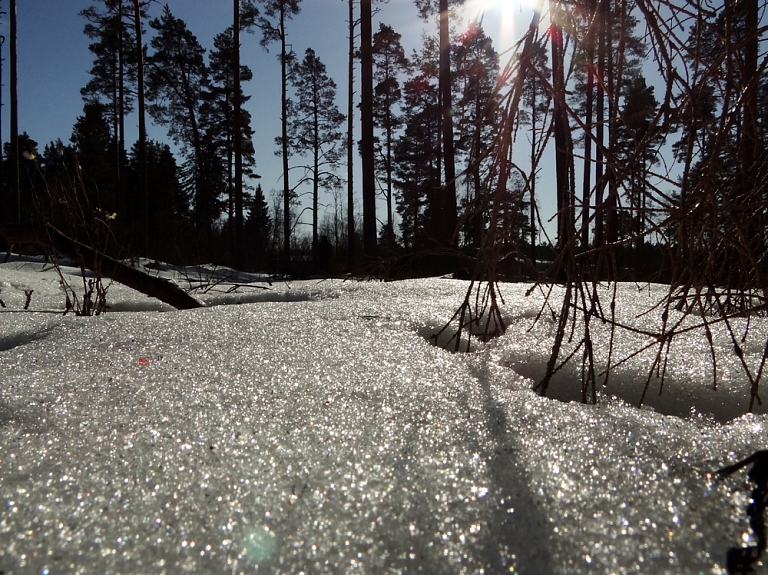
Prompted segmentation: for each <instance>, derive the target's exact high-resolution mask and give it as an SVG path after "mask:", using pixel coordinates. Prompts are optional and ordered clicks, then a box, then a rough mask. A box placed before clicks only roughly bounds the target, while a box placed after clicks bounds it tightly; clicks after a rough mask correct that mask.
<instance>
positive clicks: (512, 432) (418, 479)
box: [0, 261, 768, 575]
mask: <svg viewBox="0 0 768 575" xmlns="http://www.w3.org/2000/svg"><path fill="white" fill-rule="evenodd" d="M70 271H71V272H72V273H74V270H70ZM167 271H168V270H166V272H167ZM58 282H59V280H58V276H56V275H55V273H53V272H51V270H50V266H45V265H44V264H42V263H40V262H23V261H13V262H11V263H7V264H3V265H0V299H2V300H3V301H4V303H5V304H6V307H5V308H3V309H0V334H1V335H0V374H2V376H1V377H2V385H1V386H0V507H2V512H1V513H0V573H3V575H11V574H13V575H17V574H27V573H49V574H54V573H80V574H86V573H87V574H105V573H133V574H150V573H152V574H154V573H199V574H214V573H216V574H219V573H222V574H224V573H286V574H299V573H305V574H311V573H333V574H341V573H361V574H362V573H371V574H379V573H426V574H454V573H456V574H458V573H486V574H495V573H502V572H504V573H523V574H531V575H539V574H541V575H546V574H564V575H565V574H580V573H595V574H597V573H599V574H603V573H605V574H608V573H641V574H656V573H669V574H687V573H691V574H698V573H725V556H726V552H727V550H728V548H729V547H733V546H736V547H740V546H742V545H748V544H750V543H754V541H751V540H750V534H751V532H750V529H749V526H748V523H747V519H746V514H745V511H744V510H745V507H746V505H747V503H748V501H749V492H750V489H751V486H750V485H749V483H748V482H747V479H746V472H739V473H736V474H734V475H733V476H731V477H729V478H728V479H726V480H724V481H723V480H716V479H714V478H713V477H711V476H710V475H709V474H708V472H711V471H714V470H716V469H718V468H719V467H721V466H723V465H726V464H729V463H733V462H735V461H736V460H738V459H741V458H743V457H746V456H747V455H749V454H751V453H752V452H754V451H755V450H758V449H766V448H768V437H767V436H766V423H767V419H766V416H765V415H746V416H743V417H739V418H737V419H735V420H732V421H729V422H728V423H717V422H716V420H720V421H726V420H730V419H732V418H733V417H735V416H736V415H737V414H739V413H743V412H744V411H745V409H746V405H747V400H748V389H749V386H748V383H747V382H746V380H745V378H744V377H743V376H742V375H740V373H739V371H738V369H737V367H738V366H736V364H735V361H734V358H733V357H731V355H733V351H732V345H730V343H729V340H728V339H727V337H726V335H725V334H724V333H721V332H718V333H716V334H715V335H716V338H715V339H716V343H718V345H720V346H721V348H720V352H721V354H722V364H720V363H719V364H718V377H720V378H722V379H721V380H720V381H718V391H716V392H715V391H712V389H711V388H712V375H711V373H709V372H707V367H706V366H707V365H709V363H711V361H710V360H709V357H710V356H709V351H708V349H707V348H706V338H705V337H704V336H703V335H701V337H699V336H693V335H691V336H690V337H686V339H685V340H681V343H680V344H679V345H673V348H672V352H673V360H670V361H672V364H671V365H670V367H669V370H670V380H669V381H668V382H667V383H665V387H664V390H663V393H662V395H661V396H660V397H658V395H657V394H658V382H655V383H652V389H653V391H652V392H651V391H649V393H648V395H647V398H646V399H647V400H653V402H654V404H655V405H656V409H657V411H653V410H651V409H637V408H636V407H633V406H632V405H630V403H626V402H625V401H623V400H621V399H617V398H610V397H608V396H606V397H604V398H603V399H602V400H601V403H600V405H598V406H589V405H582V404H579V403H564V402H561V401H557V400H554V399H549V398H541V397H539V396H538V395H536V394H535V393H533V392H532V391H530V389H529V388H530V387H531V383H532V382H531V381H530V380H527V379H525V377H523V376H536V375H537V374H538V373H540V372H541V370H543V366H544V365H545V362H546V357H547V354H548V352H549V350H550V349H551V338H552V331H553V329H554V325H555V323H554V321H553V319H552V318H551V317H549V318H548V319H542V321H541V322H539V324H537V325H536V326H535V327H533V329H531V330H530V331H529V328H530V327H531V323H532V321H533V317H534V316H535V315H536V313H537V311H538V309H539V308H540V305H541V301H542V299H541V296H539V295H536V294H534V295H532V296H530V297H528V298H526V297H525V290H526V288H527V287H529V286H524V285H508V286H502V294H503V296H504V298H505V301H506V306H505V307H504V315H505V319H506V320H507V321H508V322H509V323H510V324H511V326H510V329H509V331H508V332H507V334H505V335H504V336H502V337H501V338H498V339H496V340H494V341H491V342H490V343H488V344H478V346H475V345H473V348H472V349H473V351H472V353H468V354H467V353H449V352H446V351H444V350H442V349H440V348H437V347H435V346H433V345H431V344H430V343H429V342H428V341H427V339H428V336H429V335H430V334H432V333H434V332H435V331H437V330H438V329H439V328H440V327H442V326H443V325H444V323H445V322H446V321H447V320H448V319H450V317H451V315H452V314H453V312H454V311H455V309H456V308H457V306H458V304H459V303H460V302H461V301H462V300H463V297H464V294H465V291H466V289H467V285H468V284H467V283H466V282H459V281H453V280H447V279H430V280H413V281H406V282H398V283H378V282H367V283H358V282H339V281H326V282H302V283H295V284H291V285H286V284H275V285H273V286H271V287H269V286H267V285H266V284H258V285H259V286H262V287H269V289H268V290H264V289H257V288H248V287H246V288H242V287H241V288H238V289H237V290H236V291H234V292H232V293H226V292H227V291H228V290H227V289H226V285H224V284H221V285H219V286H217V287H216V289H211V290H209V291H208V292H207V293H205V294H202V292H201V291H198V292H196V293H195V295H197V296H199V297H200V298H201V299H202V300H203V301H205V302H207V303H208V304H219V303H234V302H237V301H241V302H249V303H243V304H242V305H210V306H209V307H206V308H204V309H200V310H195V311H186V312H177V311H168V313H158V311H157V310H167V309H168V308H167V306H164V305H162V304H159V303H158V302H154V303H152V302H150V301H149V300H148V299H147V298H145V297H144V296H141V295H140V294H137V293H135V292H133V291H132V290H129V289H128V288H125V287H122V286H119V285H113V286H111V287H110V288H109V292H108V303H109V304H110V305H111V306H112V310H111V312H110V313H107V314H106V315H102V316H99V317H92V318H77V317H73V316H72V315H71V314H70V315H67V316H62V315H61V313H62V311H63V303H64V296H63V293H62V292H61V291H60V288H59V283H58ZM24 289H27V290H28V289H34V290H35V291H34V293H33V294H32V298H31V305H30V310H27V311H25V310H23V306H24V303H25V295H24V291H23V290H24ZM658 289H661V288H651V290H650V295H649V290H648V289H646V290H645V291H643V292H638V290H637V288H636V287H635V286H629V285H626V286H621V287H620V291H621V294H620V297H621V298H622V299H621V300H620V301H621V302H624V303H625V305H623V306H621V313H622V314H623V315H624V316H626V320H627V321H628V322H634V323H635V324H637V323H638V322H640V323H642V322H651V323H652V322H655V321H658V317H657V316H658V315H659V314H656V315H653V314H650V315H649V316H646V317H644V318H640V319H637V318H635V316H636V314H637V311H636V310H638V309H641V308H642V307H643V306H646V307H647V305H646V304H647V303H648V302H649V301H655V300H654V298H655V297H657V296H658V293H656V292H655V291H654V290H658ZM659 293H660V292H659ZM644 298H645V299H644ZM118 311H124V312H128V311H130V313H117V312H118ZM617 313H618V312H617ZM654 325H655V324H654ZM595 329H599V328H598V327H597V326H596V327H595ZM750 329H751V332H750V334H752V335H751V337H750V339H749V340H748V342H747V343H745V346H744V349H745V358H746V360H747V361H748V362H753V363H754V362H755V361H757V359H756V358H759V356H761V355H762V346H763V345H764V344H765V337H766V326H765V320H762V319H761V320H759V322H757V323H756V322H755V321H754V320H753V324H752V325H751V326H750ZM598 335H600V334H599V332H598ZM752 336H753V337H752ZM596 339H598V338H597V337H596ZM602 341H603V343H605V344H606V345H607V338H606V337H603V338H602ZM639 341H641V340H639ZM637 343H638V341H632V340H631V339H629V338H627V340H626V341H624V340H622V343H621V346H623V348H624V347H625V348H626V349H627V350H629V349H632V348H633V347H632V346H636V345H637ZM605 353H607V352H606V351H605V350H602V351H600V350H598V355H600V354H603V355H605ZM651 360H652V354H651V355H649V356H640V357H638V358H635V360H634V361H632V362H628V364H627V365H626V366H624V367H623V368H622V370H623V371H622V372H621V373H620V375H616V376H614V379H613V380H611V382H610V383H609V386H608V388H607V389H606V390H605V391H606V392H611V393H617V394H618V395H620V396H621V397H623V398H624V399H625V400H626V401H627V402H631V403H636V402H637V400H638V399H639V397H640V394H641V392H642V387H643V385H644V381H645V377H644V372H643V369H644V368H645V369H646V370H647V366H648V365H650V363H649V362H651ZM575 373H576V372H575V371H573V372H571V375H568V373H567V372H566V373H565V374H564V375H563V376H562V378H561V379H560V381H555V382H554V383H553V392H556V393H555V395H558V396H562V397H567V395H568V393H571V391H570V390H569V388H570V387H573V388H574V389H573V391H572V393H573V394H574V398H578V397H580V391H579V389H578V386H577V384H575V383H573V381H575V379H574V377H575V376H574V374H575ZM520 374H522V375H520ZM556 388H559V390H558V389H556ZM665 402H667V407H668V413H677V414H683V415H685V417H678V416H672V415H664V414H662V413H659V410H662V409H664V406H665ZM691 409H694V410H695V412H694V413H693V415H689V414H690V413H691Z"/></svg>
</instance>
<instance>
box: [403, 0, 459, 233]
mask: <svg viewBox="0 0 768 575" xmlns="http://www.w3.org/2000/svg"><path fill="white" fill-rule="evenodd" d="M415 2H416V6H417V7H418V8H419V12H420V13H421V16H422V18H424V19H426V18H427V17H428V16H429V15H431V14H438V15H439V17H440V22H439V40H440V52H439V54H440V65H439V70H440V73H439V85H440V106H441V110H442V117H441V120H442V123H441V130H442V161H443V170H444V172H445V182H444V188H443V190H441V192H440V193H439V194H437V196H436V202H437V204H436V207H437V208H438V209H437V212H436V213H435V217H436V218H437V219H438V221H439V225H438V227H437V229H436V232H437V233H438V234H439V235H437V236H435V239H436V240H437V241H438V243H441V244H443V245H452V244H454V243H455V237H454V232H455V231H456V223H457V219H458V216H457V214H458V211H457V196H456V154H455V150H454V136H453V92H452V90H453V82H452V79H451V38H450V10H449V8H450V7H452V6H457V5H461V4H463V0H453V1H449V0H415Z"/></svg>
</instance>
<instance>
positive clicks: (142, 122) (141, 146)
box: [133, 0, 152, 253]
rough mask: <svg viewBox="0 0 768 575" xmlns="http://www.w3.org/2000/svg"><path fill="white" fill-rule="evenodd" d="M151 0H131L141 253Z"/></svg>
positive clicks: (144, 245)
mask: <svg viewBox="0 0 768 575" xmlns="http://www.w3.org/2000/svg"><path fill="white" fill-rule="evenodd" d="M151 1H152V0H148V1H145V2H141V1H140V0H133V29H134V30H135V37H136V48H135V50H136V51H135V56H134V58H135V61H136V99H137V101H138V110H137V112H138V116H139V140H138V167H139V178H138V179H139V183H138V192H139V207H138V210H137V211H138V213H139V221H140V226H139V227H140V230H141V231H140V234H139V246H140V248H141V251H142V253H149V252H148V250H149V195H148V190H147V107H146V99H145V94H144V92H145V87H144V40H143V33H144V30H143V25H142V20H143V19H144V18H145V17H146V12H145V10H146V7H147V6H148V5H149V4H150V3H151Z"/></svg>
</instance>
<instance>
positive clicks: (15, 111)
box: [8, 0, 21, 223]
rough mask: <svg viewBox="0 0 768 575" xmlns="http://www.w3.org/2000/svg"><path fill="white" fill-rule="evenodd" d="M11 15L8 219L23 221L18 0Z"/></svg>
mask: <svg viewBox="0 0 768 575" xmlns="http://www.w3.org/2000/svg"><path fill="white" fill-rule="evenodd" d="M8 11H9V12H10V17H11V30H10V32H11V79H10V84H11V85H10V91H11V179H10V180H11V181H10V186H9V188H8V189H9V195H10V201H9V202H8V205H9V206H10V209H9V214H8V216H9V217H8V221H14V222H16V223H21V192H20V189H19V95H18V85H19V74H18V67H17V63H18V58H17V54H16V31H17V28H16V0H10V5H9V8H8Z"/></svg>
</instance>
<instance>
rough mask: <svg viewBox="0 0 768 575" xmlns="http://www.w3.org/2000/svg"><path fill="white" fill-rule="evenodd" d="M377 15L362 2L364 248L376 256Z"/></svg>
mask: <svg viewBox="0 0 768 575" xmlns="http://www.w3.org/2000/svg"><path fill="white" fill-rule="evenodd" d="M372 19H373V15H372V13H371V0H361V2H360V63H361V73H360V77H361V88H360V89H361V99H360V116H361V128H362V134H361V146H360V147H361V153H362V164H363V246H364V250H365V255H366V256H368V257H374V256H375V255H376V243H377V242H376V174H375V172H374V169H375V168H374V146H373V54H372V43H373V30H372V28H373V24H372Z"/></svg>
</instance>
